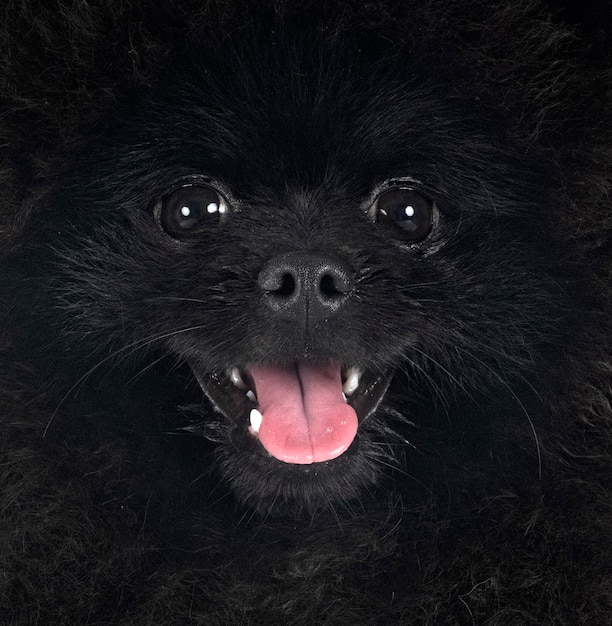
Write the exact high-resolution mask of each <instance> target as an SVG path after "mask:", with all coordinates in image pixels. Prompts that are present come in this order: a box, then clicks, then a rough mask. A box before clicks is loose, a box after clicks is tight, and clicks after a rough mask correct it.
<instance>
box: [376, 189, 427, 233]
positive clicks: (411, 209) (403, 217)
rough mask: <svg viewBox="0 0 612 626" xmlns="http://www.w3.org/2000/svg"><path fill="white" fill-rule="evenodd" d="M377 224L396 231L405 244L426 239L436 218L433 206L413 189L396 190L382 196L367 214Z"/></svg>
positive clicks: (386, 192) (425, 197)
mask: <svg viewBox="0 0 612 626" xmlns="http://www.w3.org/2000/svg"><path fill="white" fill-rule="evenodd" d="M368 215H369V217H370V219H372V220H373V221H374V222H376V223H377V224H385V225H388V226H391V227H393V228H394V229H395V231H396V233H397V234H398V235H399V236H400V237H401V239H402V240H403V241H409V242H416V241H420V240H422V239H425V237H427V235H428V234H429V231H430V230H431V227H432V224H433V218H434V203H433V201H432V200H430V199H429V198H428V197H427V196H424V195H423V194H422V193H420V192H418V191H416V190H414V189H411V188H410V187H397V188H395V189H389V190H387V191H384V192H383V193H381V194H380V195H379V196H378V198H376V200H375V201H374V204H373V205H372V208H371V209H370V211H369V212H368Z"/></svg>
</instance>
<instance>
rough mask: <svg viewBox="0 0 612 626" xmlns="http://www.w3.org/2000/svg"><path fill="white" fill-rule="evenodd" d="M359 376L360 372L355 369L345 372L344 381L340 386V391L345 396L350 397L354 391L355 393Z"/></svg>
mask: <svg viewBox="0 0 612 626" xmlns="http://www.w3.org/2000/svg"><path fill="white" fill-rule="evenodd" d="M360 376H361V372H360V371H359V370H358V369H357V368H356V367H351V368H350V369H349V370H347V372H346V380H345V381H344V384H343V385H342V391H343V392H344V393H345V394H346V395H347V396H352V395H353V394H354V393H355V391H357V387H359V378H360Z"/></svg>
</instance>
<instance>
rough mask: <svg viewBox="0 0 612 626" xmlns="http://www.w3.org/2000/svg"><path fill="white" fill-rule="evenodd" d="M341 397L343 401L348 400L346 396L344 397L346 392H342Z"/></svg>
mask: <svg viewBox="0 0 612 626" xmlns="http://www.w3.org/2000/svg"><path fill="white" fill-rule="evenodd" d="M342 399H343V400H344V401H345V402H348V399H347V397H346V394H345V393H343V394H342Z"/></svg>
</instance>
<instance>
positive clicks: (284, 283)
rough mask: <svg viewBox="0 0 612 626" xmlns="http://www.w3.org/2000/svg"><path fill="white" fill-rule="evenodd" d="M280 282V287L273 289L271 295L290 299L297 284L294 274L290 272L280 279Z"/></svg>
mask: <svg viewBox="0 0 612 626" xmlns="http://www.w3.org/2000/svg"><path fill="white" fill-rule="evenodd" d="M279 282H280V285H279V286H278V287H277V288H276V289H271V290H270V293H273V294H274V295H275V296H279V297H280V298H288V297H289V296H291V295H293V294H294V293H295V289H296V284H295V278H294V277H293V274H290V273H289V272H287V273H285V274H283V275H282V276H281V277H280V281H279Z"/></svg>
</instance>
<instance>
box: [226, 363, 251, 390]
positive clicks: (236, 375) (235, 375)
mask: <svg viewBox="0 0 612 626" xmlns="http://www.w3.org/2000/svg"><path fill="white" fill-rule="evenodd" d="M229 378H230V380H231V381H232V383H233V384H234V385H235V386H236V387H238V389H246V388H247V386H246V385H245V383H244V380H242V376H241V375H240V370H239V369H238V368H237V367H234V368H232V370H231V371H230V373H229Z"/></svg>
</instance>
